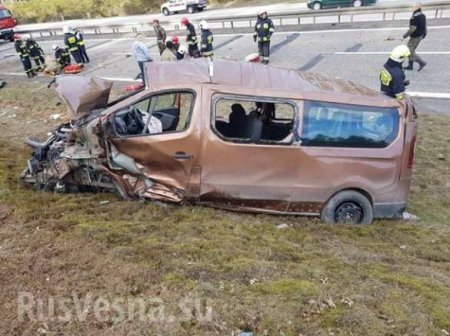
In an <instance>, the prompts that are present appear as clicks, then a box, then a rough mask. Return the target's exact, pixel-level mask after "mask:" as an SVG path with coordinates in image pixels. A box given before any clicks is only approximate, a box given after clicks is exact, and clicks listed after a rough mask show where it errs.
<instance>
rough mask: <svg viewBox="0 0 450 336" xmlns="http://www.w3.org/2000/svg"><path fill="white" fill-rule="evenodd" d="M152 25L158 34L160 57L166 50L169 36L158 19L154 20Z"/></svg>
mask: <svg viewBox="0 0 450 336" xmlns="http://www.w3.org/2000/svg"><path fill="white" fill-rule="evenodd" d="M152 24H153V29H154V30H155V34H156V42H157V43H158V49H159V55H160V56H161V55H162V53H163V51H164V49H166V38H167V34H166V31H165V30H164V28H163V27H161V25H160V24H159V20H158V19H154V20H153V22H152Z"/></svg>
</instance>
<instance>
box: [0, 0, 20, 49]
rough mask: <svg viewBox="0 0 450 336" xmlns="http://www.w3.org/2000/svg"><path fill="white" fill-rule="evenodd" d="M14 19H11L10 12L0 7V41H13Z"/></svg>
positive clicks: (15, 22)
mask: <svg viewBox="0 0 450 336" xmlns="http://www.w3.org/2000/svg"><path fill="white" fill-rule="evenodd" d="M16 25H17V21H16V19H14V18H13V17H12V14H11V11H10V10H9V9H7V8H6V7H3V6H1V5H0V39H3V40H9V41H11V42H12V41H14V38H13V35H14V27H15V26H16Z"/></svg>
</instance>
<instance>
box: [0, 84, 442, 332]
mask: <svg viewBox="0 0 450 336" xmlns="http://www.w3.org/2000/svg"><path fill="white" fill-rule="evenodd" d="M0 102H1V103H0V334H1V335H36V334H38V335H39V334H49V335H233V334H235V335H237V334H238V332H239V331H240V330H241V331H245V330H247V331H253V332H254V334H255V335H295V336H299V335H304V336H306V335H308V336H309V335H358V336H359V335H364V336H371V335H374V336H375V335H376V336H379V335H420V336H422V335H423V336H431V335H433V336H443V335H448V333H449V332H450V164H449V160H450V133H449V131H448V130H449V129H450V116H433V115H424V116H421V117H420V128H419V139H418V147H417V151H416V155H417V157H416V161H417V162H416V167H415V174H414V181H413V187H412V193H411V196H410V202H409V209H408V210H409V211H410V212H412V213H414V214H416V215H418V216H419V217H420V221H418V222H404V221H375V222H374V224H373V225H370V226H368V227H353V226H328V225H324V224H321V223H320V221H319V220H318V219H311V218H303V217H282V216H277V217H275V216H266V215H257V216H256V215H244V214H236V213H232V212H225V211H219V210H213V209H208V208H202V207H188V206H163V205H160V204H154V203H150V202H145V203H141V202H126V201H123V200H121V199H119V198H118V197H116V196H114V195H110V194H72V195H69V194H53V193H40V192H36V191H33V190H30V189H27V188H25V187H23V186H21V185H20V184H19V183H18V175H19V174H20V172H21V170H22V169H23V168H24V167H25V161H26V159H27V158H28V156H29V150H28V149H27V148H26V147H25V146H24V145H23V143H22V140H23V138H24V136H25V134H30V135H33V134H38V135H40V136H44V135H45V133H46V132H47V131H48V130H49V129H51V127H53V126H54V125H56V124H58V123H59V122H61V120H62V119H60V120H57V121H55V120H51V118H50V115H51V114H55V113H60V114H63V113H64V112H63V110H64V107H63V106H62V105H61V104H60V102H59V101H58V99H57V98H56V97H55V96H54V94H53V93H52V91H50V90H46V89H44V86H42V87H40V86H38V87H36V88H31V87H30V86H29V85H27V84H20V85H19V84H13V85H11V86H9V87H8V88H7V89H2V90H0ZM419 113H420V111H419ZM105 201H108V202H105ZM282 223H283V224H287V225H288V227H287V228H284V229H278V228H277V225H279V224H282ZM20 292H29V293H31V294H32V295H33V296H34V299H35V300H36V302H38V301H39V299H42V302H44V305H43V307H41V308H42V309H41V315H42V316H41V317H43V318H39V304H37V305H36V307H37V308H36V310H33V311H32V312H33V314H31V315H32V316H31V317H33V318H30V315H27V316H25V318H23V319H21V318H20V317H21V316H18V304H19V303H18V295H19V294H20ZM87 295H90V296H92V298H93V300H96V302H99V299H100V298H102V299H103V301H105V302H106V303H105V302H104V303H105V304H104V307H103V308H105V309H104V310H103V313H102V314H101V316H97V317H96V316H95V313H94V309H88V311H87V313H86V315H85V316H84V317H85V319H84V321H78V320H77V319H75V318H72V319H66V320H64V319H61V318H57V317H56V318H53V319H52V318H46V317H48V316H60V315H61V314H62V312H61V311H60V310H59V308H58V307H56V313H55V314H56V315H51V314H50V313H49V311H50V310H51V309H50V308H49V303H48V302H49V301H50V299H49V298H50V297H51V298H56V300H59V299H62V298H69V302H68V303H67V307H66V308H68V310H69V311H70V312H72V315H71V316H72V317H73V315H74V314H75V313H74V311H76V309H77V307H76V302H74V300H70V298H73V297H74V296H77V297H80V298H85V297H86V296H87ZM114 300H118V302H121V303H122V304H123V305H125V303H127V302H136V301H139V300H144V301H145V302H148V304H147V303H146V304H147V305H146V309H147V311H146V316H150V317H149V318H148V319H137V318H132V317H133V316H131V315H130V314H127V313H125V315H124V316H118V315H119V314H118V309H114V307H111V306H110V307H108V304H107V302H113V301H114ZM124 302H125V303H124ZM139 302H140V301H139ZM182 302H184V303H183V304H182V305H181V306H180V303H182ZM183 307H184V308H183ZM207 307H210V309H211V312H212V314H211V315H210V316H209V315H208V314H206V313H205V311H206V308H207ZM163 309H164V310H163ZM46 312H47V313H46ZM169 315H170V316H172V317H174V318H173V319H170V317H169ZM99 317H100V318H99Z"/></svg>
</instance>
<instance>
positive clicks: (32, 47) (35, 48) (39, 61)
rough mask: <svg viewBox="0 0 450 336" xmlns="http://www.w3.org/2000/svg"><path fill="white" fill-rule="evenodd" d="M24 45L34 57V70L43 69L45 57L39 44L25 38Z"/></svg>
mask: <svg viewBox="0 0 450 336" xmlns="http://www.w3.org/2000/svg"><path fill="white" fill-rule="evenodd" d="M26 46H27V48H28V50H29V51H30V56H31V57H32V58H33V59H34V62H35V64H36V66H35V67H34V68H33V70H34V71H35V72H37V71H43V70H44V69H45V58H44V55H45V53H44V50H42V48H41V47H40V46H39V44H38V43H37V42H36V41H35V40H34V39H32V38H31V37H30V38H27V41H26Z"/></svg>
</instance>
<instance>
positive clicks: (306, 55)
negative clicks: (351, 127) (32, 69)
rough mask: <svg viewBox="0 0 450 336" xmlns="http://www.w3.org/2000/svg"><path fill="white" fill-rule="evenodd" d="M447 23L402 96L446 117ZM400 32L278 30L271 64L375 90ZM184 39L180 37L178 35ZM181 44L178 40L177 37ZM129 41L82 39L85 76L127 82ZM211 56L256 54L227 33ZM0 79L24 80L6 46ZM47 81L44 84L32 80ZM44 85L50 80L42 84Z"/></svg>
mask: <svg viewBox="0 0 450 336" xmlns="http://www.w3.org/2000/svg"><path fill="white" fill-rule="evenodd" d="M448 21H449V22H448V24H439V25H433V26H430V27H429V33H428V36H427V38H426V39H425V40H424V41H423V42H422V43H421V45H420V47H419V49H418V52H419V53H420V54H422V56H423V58H424V59H425V61H426V62H428V65H427V66H426V67H425V69H424V70H423V71H422V72H420V73H418V72H417V71H412V72H411V71H409V72H407V79H409V80H410V81H411V85H410V86H409V87H408V91H409V92H411V93H412V95H413V96H419V97H423V98H421V99H420V102H421V105H420V106H422V107H424V108H426V109H427V110H428V111H431V112H436V113H445V114H450V109H449V108H448V106H449V104H448V103H449V102H450V71H449V70H448V64H450V39H449V38H448V36H450V20H448ZM405 31H406V27H405V26H404V23H401V24H400V23H399V25H398V26H395V27H381V28H361V27H360V25H358V24H354V25H353V27H350V28H346V29H326V30H315V31H299V30H292V31H278V32H276V33H275V34H274V36H273V41H272V45H271V50H272V57H271V65H273V66H280V67H285V68H291V69H297V70H302V71H311V72H317V73H320V74H323V75H325V76H330V77H340V78H342V79H346V80H351V81H353V82H356V83H360V84H363V85H365V86H367V87H370V88H372V89H375V90H378V89H379V81H378V75H379V71H380V69H381V67H382V66H383V64H384V62H385V61H386V60H387V58H388V56H389V53H390V51H391V50H392V49H393V48H394V47H395V46H397V45H398V44H401V43H404V42H402V40H401V36H402V34H403V33H404V32H405ZM180 34H184V32H180ZM181 39H182V40H183V37H181ZM133 41H134V37H132V36H126V35H122V36H116V37H111V36H101V35H99V36H94V37H88V39H87V46H88V53H89V55H90V57H91V60H92V62H91V63H90V64H88V65H87V66H86V69H85V71H84V74H85V75H89V76H99V77H104V78H113V79H115V80H117V81H118V82H124V83H122V84H120V85H125V84H126V83H125V82H127V81H132V80H133V78H134V77H135V76H136V74H137V73H138V67H137V64H136V62H135V60H134V59H133V57H132V56H131V46H132V43H133ZM147 43H148V45H149V47H150V51H151V53H152V55H153V57H154V59H155V60H159V54H158V50H157V47H156V43H155V39H154V38H152V37H149V38H147ZM40 44H41V46H42V47H43V49H44V50H45V51H46V52H47V53H48V54H50V55H51V54H52V53H53V52H52V50H51V47H52V45H53V44H59V45H62V40H61V39H60V38H58V39H54V40H48V39H47V40H42V41H40ZM214 45H215V57H216V58H227V59H234V60H243V59H244V58H245V56H247V55H248V54H250V53H254V52H255V51H256V44H255V43H253V39H252V36H251V34H250V33H236V32H230V33H225V34H216V35H215V39H214ZM0 77H1V78H4V79H8V80H16V79H19V80H27V79H25V77H24V73H23V69H22V65H21V63H20V60H19V58H18V56H17V55H15V52H14V50H13V45H12V44H9V43H3V44H0ZM34 80H47V79H42V77H40V79H34ZM48 80H50V79H48Z"/></svg>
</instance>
